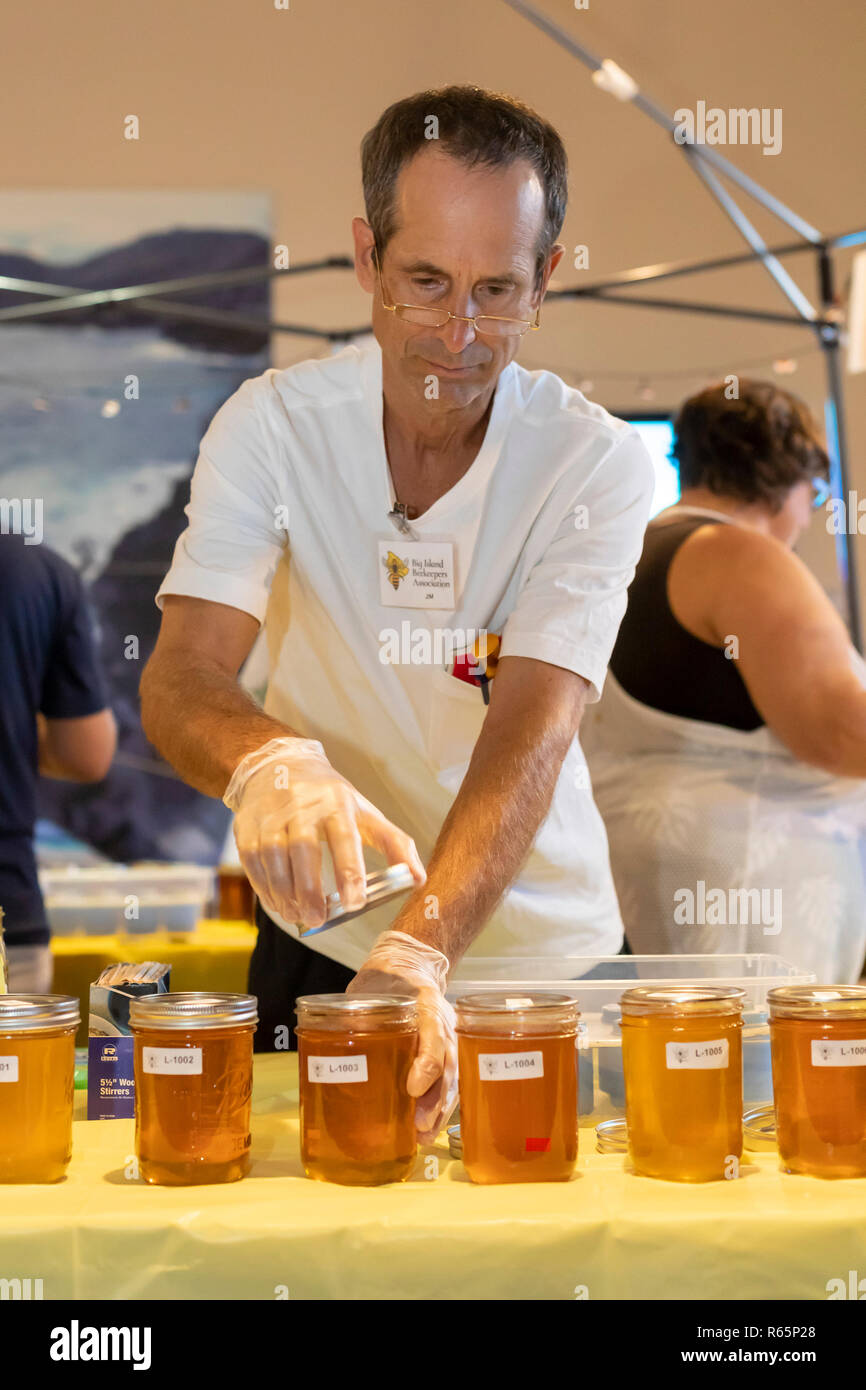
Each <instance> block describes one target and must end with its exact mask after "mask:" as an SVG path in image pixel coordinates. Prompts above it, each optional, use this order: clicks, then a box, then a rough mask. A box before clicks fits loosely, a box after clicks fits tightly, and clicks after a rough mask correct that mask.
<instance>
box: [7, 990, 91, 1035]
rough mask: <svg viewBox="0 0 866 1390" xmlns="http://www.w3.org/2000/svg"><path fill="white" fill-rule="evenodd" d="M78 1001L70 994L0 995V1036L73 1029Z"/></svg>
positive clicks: (77, 1012) (76, 1018) (76, 1022)
mask: <svg viewBox="0 0 866 1390" xmlns="http://www.w3.org/2000/svg"><path fill="white" fill-rule="evenodd" d="M79 1019H80V1010H79V1004H78V1000H77V999H76V998H74V997H73V995H71V994H0V1033H27V1032H30V1033H34V1032H41V1031H43V1030H46V1029H49V1028H77V1027H78V1023H79Z"/></svg>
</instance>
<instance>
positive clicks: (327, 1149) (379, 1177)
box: [296, 993, 418, 1187]
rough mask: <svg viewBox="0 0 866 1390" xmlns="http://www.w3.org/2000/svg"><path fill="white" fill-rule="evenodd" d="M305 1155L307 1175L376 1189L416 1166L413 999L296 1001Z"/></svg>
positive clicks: (336, 996) (355, 997)
mask: <svg viewBox="0 0 866 1390" xmlns="http://www.w3.org/2000/svg"><path fill="white" fill-rule="evenodd" d="M296 1007H297V1012H298V1028H297V1034H298V1075H299V1085H300V1122H301V1161H302V1163H303V1165H304V1171H305V1173H306V1174H307V1177H309V1178H315V1179H317V1180H319V1181H322V1182H334V1183H344V1184H347V1185H350V1186H362V1187H372V1186H377V1185H379V1184H381V1183H388V1182H405V1181H406V1179H407V1178H408V1177H409V1176H410V1175H411V1173H412V1170H413V1168H414V1166H415V1156H416V1153H417V1137H416V1130H415V1100H414V1098H413V1097H412V1096H410V1095H409V1093H408V1091H407V1089H406V1083H407V1080H408V1077H409V1071H410V1068H411V1066H412V1062H413V1060H414V1057H415V1053H416V1051H417V1047H418V1031H417V1017H416V1006H415V1001H414V1000H413V999H410V998H408V997H407V998H403V997H398V996H389V995H364V994H360V993H359V994H320V995H306V996H304V997H303V998H301V999H298V1001H297V1004H296Z"/></svg>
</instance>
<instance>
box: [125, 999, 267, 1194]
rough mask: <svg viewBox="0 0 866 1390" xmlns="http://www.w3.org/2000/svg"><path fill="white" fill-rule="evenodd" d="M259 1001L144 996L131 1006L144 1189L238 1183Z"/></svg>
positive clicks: (246, 1147)
mask: <svg viewBox="0 0 866 1390" xmlns="http://www.w3.org/2000/svg"><path fill="white" fill-rule="evenodd" d="M257 1017H258V1015H257V1007H256V999H255V997H254V996H253V995H251V994H206V993H193V992H189V993H177V994H148V995H145V996H144V997H143V998H141V999H134V1000H132V1002H131V1003H130V1006H129V1022H130V1026H131V1028H132V1032H133V1035H134V1038H135V1151H136V1154H137V1155H138V1162H139V1171H140V1173H141V1176H142V1177H143V1178H144V1180H145V1182H150V1183H161V1184H166V1185H169V1186H182V1185H186V1184H190V1183H218V1182H236V1181H237V1180H238V1179H239V1178H242V1177H243V1176H244V1174H245V1173H246V1172H247V1171H248V1170H249V1166H250V1104H251V1097H252V1086H253V1034H254V1033H255V1030H256V1022H257Z"/></svg>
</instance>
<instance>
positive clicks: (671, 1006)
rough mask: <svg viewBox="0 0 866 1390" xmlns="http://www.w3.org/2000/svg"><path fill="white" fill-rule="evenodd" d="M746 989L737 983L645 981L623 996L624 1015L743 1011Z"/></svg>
mask: <svg viewBox="0 0 866 1390" xmlns="http://www.w3.org/2000/svg"><path fill="white" fill-rule="evenodd" d="M745 997H746V991H745V990H744V989H739V988H738V987H737V986H736V985H641V986H640V987H639V988H637V989H627V990H626V991H625V993H624V994H623V995H622V997H621V998H620V1001H619V1002H620V1007H621V1009H622V1014H623V1019H625V1018H628V1017H635V1016H645V1015H648V1014H656V1015H663V1016H667V1017H682V1016H683V1015H688V1016H690V1017H693V1016H698V1017H699V1016H700V1015H701V1014H739V1013H741V1012H742V1008H743V1001H744V999H745Z"/></svg>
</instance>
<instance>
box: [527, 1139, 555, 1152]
mask: <svg viewBox="0 0 866 1390" xmlns="http://www.w3.org/2000/svg"><path fill="white" fill-rule="evenodd" d="M526 1152H527V1153H528V1154H546V1153H549V1152H550V1140H549V1139H527V1141H526Z"/></svg>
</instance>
